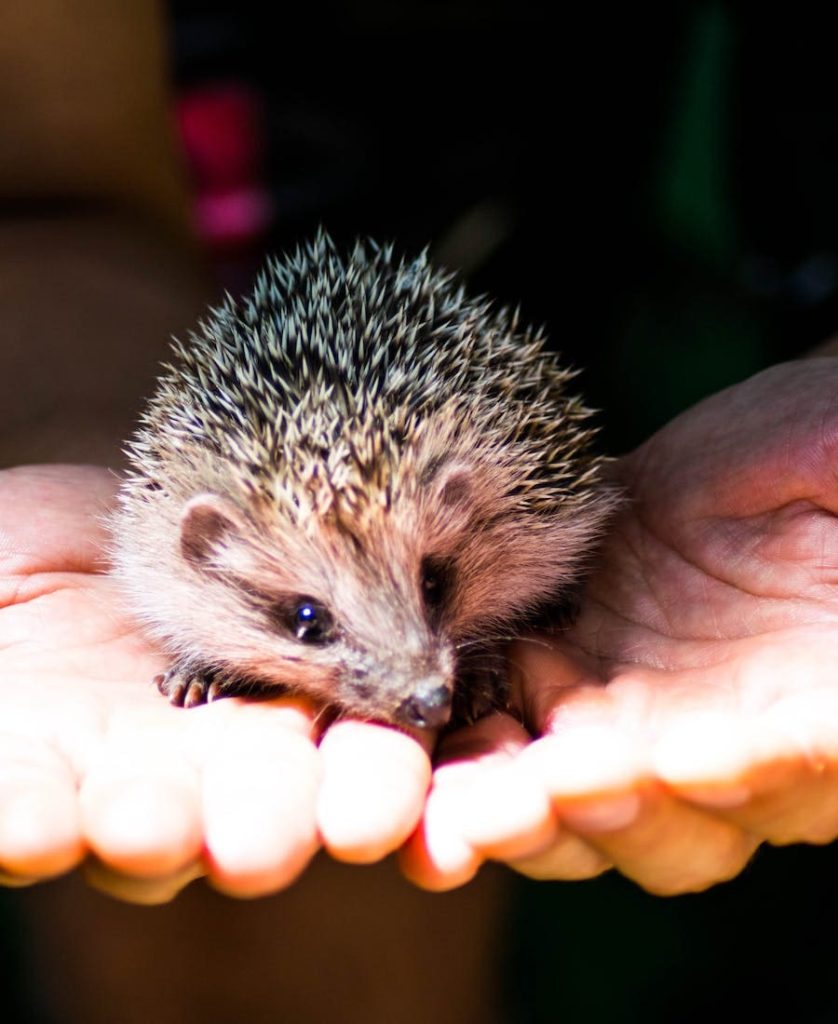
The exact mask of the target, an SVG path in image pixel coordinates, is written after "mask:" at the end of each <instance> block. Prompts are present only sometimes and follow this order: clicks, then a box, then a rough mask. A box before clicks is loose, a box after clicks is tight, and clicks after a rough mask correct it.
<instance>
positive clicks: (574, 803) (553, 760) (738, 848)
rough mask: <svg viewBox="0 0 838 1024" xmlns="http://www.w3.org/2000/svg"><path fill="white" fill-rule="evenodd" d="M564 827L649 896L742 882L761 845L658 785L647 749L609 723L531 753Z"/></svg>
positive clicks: (569, 732) (550, 740)
mask: <svg viewBox="0 0 838 1024" xmlns="http://www.w3.org/2000/svg"><path fill="white" fill-rule="evenodd" d="M527 754H528V756H529V757H530V758H532V759H533V760H535V761H537V763H538V765H539V767H540V770H541V773H542V776H543V778H544V780H545V784H546V786H547V788H548V791H549V792H550V794H551V796H552V799H553V802H554V807H555V808H556V811H557V813H558V815H559V818H560V820H561V822H562V823H563V824H564V825H565V826H566V827H568V828H569V829H571V830H572V831H573V832H574V833H575V834H576V835H578V836H579V837H580V838H581V839H583V840H584V841H585V842H586V843H587V844H589V845H591V846H592V847H594V848H595V849H596V850H598V851H599V852H600V853H601V854H602V855H603V857H604V858H605V859H606V860H608V861H611V862H612V863H613V864H614V866H615V867H616V868H617V869H618V870H619V871H621V872H622V873H623V874H625V875H627V876H628V877H629V878H632V879H634V880H635V881H636V882H638V883H639V884H640V885H642V886H643V888H645V889H647V890H648V891H650V892H654V893H659V894H672V893H680V892H692V891H697V890H700V889H704V888H707V887H708V886H709V885H712V884H714V883H716V882H719V881H723V880H725V879H727V878H731V877H733V876H734V875H735V874H737V873H738V872H739V871H741V869H742V868H743V866H744V865H745V864H746V863H747V861H748V860H749V858H750V857H751V856H752V854H753V851H754V850H755V849H756V846H757V845H758V840H757V839H756V838H754V837H753V836H750V835H748V834H747V833H746V832H744V831H743V830H742V829H741V828H739V827H737V826H736V825H734V824H732V823H730V822H727V821H724V820H721V819H719V818H717V817H715V816H712V815H709V814H706V813H704V812H702V811H701V810H699V809H697V808H695V807H692V806H690V805H688V804H685V803H683V802H682V801H679V800H677V799H675V798H674V797H673V796H672V795H670V794H669V793H667V792H666V791H665V789H664V788H663V787H661V786H660V785H659V784H657V783H655V781H654V780H653V779H652V778H651V776H650V774H649V772H648V769H647V767H646V765H645V756H644V754H645V751H644V750H643V747H642V745H641V744H636V743H635V742H633V741H632V739H631V738H629V737H627V736H626V735H625V734H624V733H623V732H621V731H620V730H619V729H617V728H614V727H609V726H607V725H606V724H605V723H602V724H600V725H598V726H593V725H588V726H586V727H581V726H578V725H576V726H567V727H565V728H563V729H562V731H561V734H560V735H553V736H550V737H546V738H545V739H543V740H540V741H538V742H537V743H535V744H533V745H532V747H531V748H530V750H529V751H528V752H527Z"/></svg>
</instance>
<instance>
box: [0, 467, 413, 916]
mask: <svg viewBox="0 0 838 1024" xmlns="http://www.w3.org/2000/svg"><path fill="white" fill-rule="evenodd" d="M116 486H117V480H116V478H115V477H114V476H113V475H112V474H110V473H108V472H107V471H106V470H104V469H99V468H96V467H92V466H88V467H84V466H61V465H55V466H36V467H22V468H16V469H11V470H6V471H3V472H2V473H0V541H2V543H0V722H2V728H0V780H2V782H0V868H2V872H3V876H4V880H5V881H6V882H7V883H10V884H15V883H24V882H29V881H33V880H37V879H40V878H45V877H49V876H51V875H54V874H57V873H61V872H63V871H66V870H68V869H69V868H72V867H74V866H75V865H76V864H78V863H79V862H81V860H82V859H83V858H84V857H85V856H87V854H88V853H93V854H94V855H95V857H94V858H93V859H91V860H90V862H89V864H88V870H89V873H90V879H91V881H92V882H93V883H94V884H97V885H99V886H100V887H102V888H104V889H106V890H107V891H109V892H111V893H112V894H113V895H117V896H121V897H123V898H125V899H129V900H134V901H138V902H157V901H160V900H165V899H168V898H170V897H171V896H172V895H174V893H175V892H176V891H177V890H178V889H179V888H181V887H182V886H183V885H184V884H186V883H187V882H188V881H190V880H191V879H192V878H194V877H195V876H196V875H200V874H204V873H207V874H208V875H209V877H210V879H211V881H212V883H213V884H214V885H215V886H216V887H217V888H219V889H222V890H223V891H225V892H228V893H231V894H234V895H238V896H253V895H259V894H262V893H267V892H273V891H276V890H277V889H280V888H282V887H284V886H286V885H287V884H288V883H289V882H290V881H292V880H293V879H294V878H295V877H296V876H297V875H298V874H299V873H300V872H301V871H302V870H303V868H304V867H305V866H306V864H307V863H308V861H309V859H310V858H311V856H312V855H313V854H314V852H315V851H316V850H317V849H318V847H319V845H320V842H321V839H322V840H323V841H325V842H326V843H327V845H328V846H329V847H330V849H331V850H332V852H333V854H334V855H335V856H337V857H338V858H340V859H342V860H346V861H350V862H356V861H360V862H367V861H372V860H377V859H380V858H381V857H382V856H383V855H384V854H386V853H387V852H389V851H390V850H392V849H395V848H396V847H397V846H399V845H400V844H401V843H402V842H403V841H404V839H405V838H406V837H407V836H408V835H409V834H410V832H411V830H412V829H413V828H414V827H415V825H416V822H417V820H418V817H419V815H420V813H421V808H422V801H423V797H424V794H425V791H426V789H427V786H428V781H429V777H430V766H429V760H428V753H427V748H428V746H429V741H428V740H427V739H424V740H423V741H422V742H417V740H414V739H413V738H411V737H410V736H408V735H406V734H405V733H402V732H399V731H396V730H392V729H387V728H385V727H383V726H376V725H372V724H369V723H361V722H346V723H339V724H337V725H334V726H332V727H331V728H330V729H329V730H328V732H327V734H326V736H325V737H324V738H323V739H322V742H321V743H320V746H319V748H318V746H317V741H318V740H319V739H320V736H319V729H318V723H317V709H315V708H314V707H312V706H311V705H309V704H306V703H305V702H302V701H298V700H295V699H292V698H284V699H283V698H280V699H277V700H272V701H264V702H263V701H260V702H248V701H243V700H237V699H234V700H224V701H218V702H216V703H214V704H212V705H209V706H207V707H204V708H197V709H190V710H189V711H184V710H182V709H178V708H173V707H172V706H171V705H169V704H168V702H166V701H164V700H162V699H161V697H160V695H159V694H158V693H157V691H156V688H155V687H154V686H153V685H152V684H151V679H152V678H153V676H154V674H155V672H157V671H158V670H159V669H160V667H161V665H162V664H163V661H162V659H161V656H160V654H159V653H158V652H155V651H154V650H153V649H152V648H151V647H150V646H149V645H148V644H147V643H146V642H145V641H144V639H143V637H142V634H141V633H140V631H139V629H138V628H137V626H136V624H135V623H132V622H131V621H130V619H129V618H127V617H126V616H125V615H124V614H123V613H122V611H121V602H120V598H119V595H118V593H117V591H116V589H115V585H114V582H113V581H112V580H111V579H110V578H109V577H108V576H107V575H106V574H105V570H106V568H107V565H106V557H107V556H106V549H107V542H108V535H107V530H106V527H105V524H104V522H103V516H104V515H105V514H106V512H107V510H108V508H109V507H110V505H111V503H112V501H113V497H114V493H115V489H116Z"/></svg>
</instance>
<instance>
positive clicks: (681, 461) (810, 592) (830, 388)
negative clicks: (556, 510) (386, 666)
mask: <svg viewBox="0 0 838 1024" xmlns="http://www.w3.org/2000/svg"><path fill="white" fill-rule="evenodd" d="M617 470H618V474H619V477H620V479H621V481H622V483H623V485H624V487H625V489H626V492H627V502H626V505H625V507H624V510H623V512H622V514H621V516H620V517H619V519H618V521H617V522H616V524H615V526H614V528H613V530H612V532H611V533H610V534H609V536H608V538H607V540H606V542H605V544H604V546H603V549H602V551H601V553H600V556H599V557H598V563H597V565H596V567H595V569H594V572H593V573H592V576H591V579H590V582H589V585H588V588H587V592H586V595H585V598H584V601H583V605H582V611H581V614H580V617H579V619H578V620H577V622H576V623H575V625H574V626H573V628H572V629H570V630H568V631H566V632H565V633H562V634H559V633H556V634H553V635H551V636H543V637H533V638H531V639H530V640H528V641H522V642H521V643H519V644H518V645H517V646H516V647H515V649H514V650H513V651H512V653H511V664H512V669H513V675H514V676H515V678H516V680H517V687H516V689H517V710H518V713H519V715H520V718H521V720H522V722H523V723H524V724H523V725H522V724H520V723H519V722H518V721H517V720H516V719H515V718H513V717H512V716H511V715H498V716H495V717H494V718H492V719H489V720H486V721H484V722H481V723H478V725H477V726H476V727H473V728H472V729H470V730H462V731H461V732H460V733H458V734H456V735H454V736H452V737H450V738H448V740H447V741H446V743H445V744H444V745H443V748H442V749H441V751H440V764H439V766H438V767H437V769H436V772H435V775H434V783H433V787H432V790H431V793H430V794H429V798H428V802H427V808H426V812H425V815H424V818H423V822H422V825H421V827H420V828H419V830H417V832H416V834H415V835H414V836H413V837H412V839H411V841H410V843H409V844H408V846H407V847H406V849H405V851H404V853H403V866H404V869H405V871H406V873H407V874H408V875H409V876H410V877H412V878H413V879H414V880H416V881H417V882H419V883H420V884H422V885H425V886H427V887H430V888H446V887H449V886H452V885H456V884H460V883H461V882H463V881H464V880H466V879H467V878H469V877H470V876H471V875H472V874H473V873H474V872H475V871H476V870H477V868H478V866H479V864H480V862H481V861H482V860H483V859H485V858H490V857H491V858H498V859H502V860H505V861H507V862H508V863H510V864H512V865H513V866H516V867H518V868H519V869H520V870H522V871H524V872H526V873H528V874H530V875H533V876H535V877H547V878H583V877H588V876H591V875H595V874H597V873H599V872H601V871H603V870H605V869H606V868H608V867H609V866H612V865H613V866H615V867H616V868H618V869H619V870H620V871H622V872H623V873H624V874H626V875H628V876H629V877H631V878H633V879H635V880H636V881H637V882H639V883H640V884H641V885H643V886H644V887H645V888H647V889H649V890H651V891H653V892H659V893H676V892H684V891H690V890H696V889H701V888H704V887H707V886H709V885H711V884H713V883H715V882H718V881H721V880H724V879H727V878H730V877H732V876H734V875H736V874H737V873H738V872H739V871H741V869H742V868H743V866H744V865H745V864H746V863H747V861H748V859H749V858H750V857H751V855H752V854H753V851H754V850H755V849H756V847H757V846H758V845H759V844H760V843H761V842H763V841H768V842H771V843H776V844H784V843H792V842H801V841H803V842H812V843H824V842H828V841H830V840H832V839H835V838H836V837H838V670H836V665H838V586H836V584H838V517H836V514H838V360H836V359H828V358H827V359H817V360H814V359H813V360H809V361H805V362H799V363H789V364H785V365H781V366H777V367H774V368H772V369H771V370H768V371H765V372H764V373H761V374H759V375H758V376H756V377H753V378H752V379H750V380H748V381H746V382H744V383H742V384H740V385H737V386H736V387H733V388H730V389H728V390H727V391H724V392H721V393H720V394H718V395H715V396H714V397H712V398H710V399H708V400H707V401H705V402H703V403H702V404H700V405H698V406H696V407H695V408H694V409H692V410H690V411H689V412H687V413H685V414H683V415H682V416H681V417H679V418H678V419H676V420H674V421H673V422H672V423H670V424H669V425H668V426H667V427H666V428H664V429H663V430H662V431H660V432H659V433H658V434H657V435H655V436H654V437H653V438H652V439H651V440H650V441H648V442H647V443H646V444H644V445H643V446H642V447H641V448H640V449H638V450H637V451H636V452H635V453H633V454H632V455H631V456H629V457H627V458H625V459H624V460H622V462H621V463H620V464H619V465H618V467H617ZM524 726H526V728H525V727H524ZM534 737H535V738H534Z"/></svg>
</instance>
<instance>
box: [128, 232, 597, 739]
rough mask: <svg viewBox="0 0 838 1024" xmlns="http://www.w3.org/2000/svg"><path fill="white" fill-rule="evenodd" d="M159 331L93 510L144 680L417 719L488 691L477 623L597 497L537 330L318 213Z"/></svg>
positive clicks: (557, 367)
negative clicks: (119, 479)
mask: <svg viewBox="0 0 838 1024" xmlns="http://www.w3.org/2000/svg"><path fill="white" fill-rule="evenodd" d="M173 351H174V356H173V359H172V362H171V363H170V364H169V365H167V366H165V367H164V369H163V374H162V376H161V377H160V379H159V381H158V385H157V390H156V392H155V394H154V395H153V397H152V398H151V399H150V402H149V404H148V405H147V407H146V409H145V412H144V413H143V415H142V418H141V421H140V425H139V427H138V430H137V432H136V433H135V435H134V436H133V438H132V439H131V440H130V441H129V442H128V445H127V449H126V454H127V456H128V460H129V470H128V472H127V474H126V477H125V478H124V482H123V484H122V487H121V491H120V495H119V503H118V509H117V512H116V513H115V515H114V518H113V521H112V529H113V536H114V543H113V563H114V573H115V576H116V578H117V579H118V581H119V583H120V585H121V587H122V590H123V592H124V594H125V597H126V599H127V603H128V606H129V607H130V610H131V611H132V613H133V614H134V615H135V616H136V618H137V620H138V621H140V622H141V623H142V624H143V625H144V627H145V628H146V630H147V632H148V634H149V636H150V638H152V639H153V640H154V641H156V642H157V643H158V644H159V645H160V646H161V647H162V649H163V650H164V651H165V652H166V653H167V655H168V656H169V658H170V664H169V668H168V670H167V671H166V672H164V673H163V674H162V675H160V676H158V677H157V680H156V682H157V685H158V686H159V688H160V690H161V692H163V693H164V694H165V695H166V696H168V698H169V699H170V700H171V702H172V703H173V704H176V705H180V706H184V707H192V706H195V705H199V704H203V703H205V702H208V701H212V700H214V699H216V698H219V697H225V696H232V695H240V694H249V693H250V694H256V693H265V692H267V693H273V692H292V693H293V692H297V693H302V694H304V695H306V696H308V697H309V698H313V699H314V701H315V702H316V703H317V704H318V705H319V706H321V707H323V708H324V709H327V708H331V709H333V711H334V712H335V713H336V714H339V715H346V716H354V717H360V718H363V719H367V720H375V721H380V722H385V723H390V724H394V725H396V726H402V727H408V728H419V729H438V728H440V727H443V726H446V725H447V726H448V727H451V723H452V722H458V723H461V722H463V721H471V720H474V719H475V718H476V717H479V716H480V715H482V714H485V713H487V712H488V711H490V710H492V709H493V708H497V707H502V706H503V704H504V701H505V699H506V697H505V688H506V683H505V679H506V672H505V670H504V667H503V656H502V647H503V643H504V642H505V641H506V640H508V639H511V638H513V637H514V636H516V635H519V634H520V632H521V630H522V629H523V628H525V627H526V625H527V623H528V622H531V621H532V617H533V615H534V614H536V613H537V611H538V610H539V609H541V608H544V607H545V606H549V605H550V604H551V603H553V602H555V601H557V600H560V599H561V597H562V595H564V594H567V593H568V592H569V591H570V590H571V589H572V587H573V585H574V583H575V582H576V581H577V580H578V578H579V575H580V572H581V570H582V569H583V568H584V565H585V563H586V558H587V556H588V554H589V552H590V551H591V548H592V545H593V544H594V542H595V541H596V539H597V538H598V536H599V535H600V533H601V530H602V526H603V523H604V521H605V519H606V517H607V516H608V514H609V512H610V510H611V509H612V507H613V505H614V496H613V494H612V493H611V491H610V490H609V488H608V486H607V485H606V484H605V483H604V482H603V466H604V462H605V460H604V459H603V457H601V456H597V455H596V454H594V453H593V451H592V447H591V441H592V437H593V435H594V433H595V430H594V428H593V426H592V423H591V412H590V410H589V409H588V408H587V407H586V406H585V404H584V403H583V401H582V400H581V399H580V398H579V397H578V396H576V395H575V394H573V393H569V391H568V385H569V384H570V382H571V381H572V380H573V378H574V377H575V371H571V370H569V369H567V368H565V367H563V366H562V365H561V364H560V362H559V361H558V359H557V357H556V356H555V355H554V354H552V353H551V352H550V351H549V350H548V349H547V347H546V339H545V336H544V334H543V333H542V332H541V331H534V330H532V329H524V328H522V327H521V326H520V325H519V315H518V313H517V312H510V311H509V310H508V309H506V308H497V307H496V306H495V305H494V304H493V303H492V302H491V301H490V300H488V299H486V298H484V297H478V298H470V297H468V296H467V294H466V292H465V289H464V287H463V286H462V285H461V284H460V283H459V282H458V280H457V278H456V276H455V275H453V274H450V273H448V272H445V271H442V270H439V269H435V268H434V267H433V266H432V264H431V263H430V261H429V259H428V256H427V252H425V253H423V254H422V255H420V256H419V257H418V258H416V259H406V258H402V257H399V256H397V255H396V254H395V253H394V249H393V246H392V245H386V246H381V245H378V244H376V243H374V242H372V241H369V240H367V241H358V242H356V243H355V245H354V248H351V249H350V250H349V251H347V252H342V251H339V249H338V248H337V247H336V245H335V244H334V243H333V242H332V240H331V239H330V238H329V236H328V235H327V234H326V233H325V232H323V231H321V232H319V233H318V235H317V237H316V238H315V239H314V240H313V241H311V242H310V243H308V244H307V245H304V246H301V247H298V248H297V249H296V251H294V252H293V253H292V254H290V255H289V256H287V257H285V258H272V259H270V260H268V262H267V265H266V267H265V269H264V270H263V271H262V272H261V274H260V275H259V277H258V279H257V281H256V284H255V288H254V290H253V292H252V294H250V295H249V297H247V298H245V299H242V300H238V301H236V300H234V299H232V298H230V297H229V296H227V298H226V300H225V301H224V302H223V304H221V305H220V306H219V307H217V308H214V309H211V310H210V311H209V312H208V314H207V315H206V317H205V318H204V319H203V320H202V321H200V322H199V325H198V327H197V329H196V330H195V331H194V332H193V333H191V334H190V335H189V336H188V340H187V341H185V342H180V341H175V342H174V345H173Z"/></svg>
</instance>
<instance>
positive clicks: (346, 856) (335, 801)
mask: <svg viewBox="0 0 838 1024" xmlns="http://www.w3.org/2000/svg"><path fill="white" fill-rule="evenodd" d="M320 754H321V756H322V758H323V766H324V770H323V782H322V785H321V787H320V792H319V795H318V799H317V822H318V827H319V830H320V835H321V837H322V839H323V843H324V845H325V846H326V848H327V849H328V850H329V852H330V853H331V854H332V856H334V857H335V858H336V859H338V860H342V861H346V862H347V863H355V864H367V863H372V862H374V861H377V860H380V859H381V858H382V857H384V856H386V855H387V854H388V853H391V852H392V851H393V850H395V849H397V848H398V847H399V846H401V845H402V843H404V841H405V840H406V839H407V837H408V836H409V835H410V834H411V832H412V831H413V830H414V829H415V828H416V824H417V822H418V821H419V818H420V815H421V814H422V807H423V804H424V800H425V796H426V794H427V792H428V787H429V785H430V778H431V765H430V760H429V757H428V754H427V751H426V750H425V749H424V747H423V746H422V745H420V743H418V742H417V741H416V739H414V738H413V737H412V736H410V735H408V734H406V733H403V732H400V731H398V730H395V729H390V728H388V727H387V726H383V725H378V724H375V723H371V722H357V721H350V720H346V721H342V722H338V723H336V724H335V725H333V726H332V727H331V728H330V729H329V730H328V731H327V732H326V734H325V735H324V737H323V740H322V742H321V744H320Z"/></svg>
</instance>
